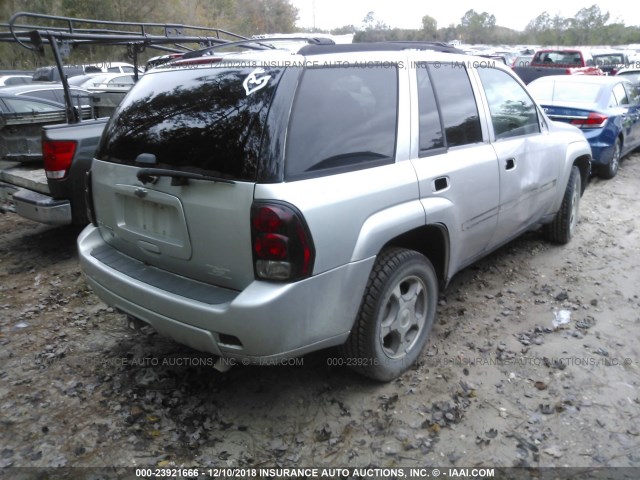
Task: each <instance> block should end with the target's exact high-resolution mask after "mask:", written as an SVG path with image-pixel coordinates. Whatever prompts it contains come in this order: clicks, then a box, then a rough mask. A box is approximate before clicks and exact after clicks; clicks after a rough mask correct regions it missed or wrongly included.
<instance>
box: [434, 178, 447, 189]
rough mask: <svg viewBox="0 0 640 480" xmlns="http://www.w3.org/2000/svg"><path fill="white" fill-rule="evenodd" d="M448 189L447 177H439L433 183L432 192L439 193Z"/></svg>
mask: <svg viewBox="0 0 640 480" xmlns="http://www.w3.org/2000/svg"><path fill="white" fill-rule="evenodd" d="M447 188H449V177H440V178H436V179H435V180H434V181H433V191H434V192H441V191H442V190H446V189H447Z"/></svg>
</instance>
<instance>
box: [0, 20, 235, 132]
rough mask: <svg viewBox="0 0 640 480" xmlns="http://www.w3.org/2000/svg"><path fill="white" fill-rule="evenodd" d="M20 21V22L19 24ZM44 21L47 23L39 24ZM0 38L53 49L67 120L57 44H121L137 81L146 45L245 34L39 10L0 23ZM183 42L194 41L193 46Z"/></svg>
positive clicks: (174, 45) (176, 49)
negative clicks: (53, 13)
mask: <svg viewBox="0 0 640 480" xmlns="http://www.w3.org/2000/svg"><path fill="white" fill-rule="evenodd" d="M19 20H20V22H22V23H19ZM43 23H47V25H43ZM1 27H4V30H3V31H0V41H8V42H16V43H18V44H19V45H21V46H22V47H24V48H26V49H28V50H31V51H34V52H38V53H41V54H43V53H44V47H45V45H49V46H50V47H51V50H52V52H53V56H54V59H55V62H56V66H57V68H58V71H59V72H60V78H61V81H62V85H63V88H64V92H65V103H66V111H67V121H68V122H69V123H76V122H78V121H80V118H79V116H78V114H77V112H76V111H75V110H74V109H73V106H72V103H71V97H70V95H69V85H68V83H67V80H66V76H65V75H64V70H63V65H62V59H61V55H60V46H64V47H65V49H70V47H75V46H79V45H125V46H126V47H127V54H128V56H129V57H130V58H132V60H133V65H134V76H135V80H136V81H137V80H138V54H139V53H142V52H143V51H144V50H145V49H146V48H154V49H157V50H161V51H165V52H171V53H185V52H190V51H193V50H196V49H202V48H203V47H206V48H210V47H212V46H216V45H217V46H219V45H223V44H229V43H234V42H240V43H242V42H244V41H247V40H248V39H247V37H244V36H242V35H238V34H236V33H232V32H229V31H226V30H222V29H219V28H211V27H198V26H193V25H182V24H163V23H141V22H119V21H112V20H94V19H87V18H73V17H62V16H57V15H46V14H42V13H30V12H18V13H16V14H14V15H13V16H12V17H11V18H10V19H9V23H7V24H3V25H0V28H1ZM187 44H195V46H194V47H193V48H191V47H188V46H187Z"/></svg>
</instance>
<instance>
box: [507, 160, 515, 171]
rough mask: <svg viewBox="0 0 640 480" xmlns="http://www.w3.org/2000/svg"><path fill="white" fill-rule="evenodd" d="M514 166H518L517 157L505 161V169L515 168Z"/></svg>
mask: <svg viewBox="0 0 640 480" xmlns="http://www.w3.org/2000/svg"><path fill="white" fill-rule="evenodd" d="M514 168H516V159H515V158H509V159H507V161H506V162H505V169H507V170H513V169H514Z"/></svg>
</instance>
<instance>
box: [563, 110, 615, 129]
mask: <svg viewBox="0 0 640 480" xmlns="http://www.w3.org/2000/svg"><path fill="white" fill-rule="evenodd" d="M607 119H608V117H607V116H606V115H602V114H601V113H596V112H591V113H589V116H588V117H587V118H574V119H573V120H571V125H575V126H576V127H579V128H602V127H604V124H605V123H607Z"/></svg>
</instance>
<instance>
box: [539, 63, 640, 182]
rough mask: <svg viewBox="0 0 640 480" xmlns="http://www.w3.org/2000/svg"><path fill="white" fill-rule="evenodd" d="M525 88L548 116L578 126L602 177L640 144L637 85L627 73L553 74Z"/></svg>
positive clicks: (609, 175) (611, 172) (639, 92)
mask: <svg viewBox="0 0 640 480" xmlns="http://www.w3.org/2000/svg"><path fill="white" fill-rule="evenodd" d="M528 89H529V92H530V93H531V94H532V95H533V97H534V98H535V99H536V100H537V102H538V103H539V104H540V105H541V106H542V108H543V109H544V111H545V112H546V113H547V115H548V116H549V118H551V119H552V120H557V121H560V122H565V123H570V124H571V125H575V126H577V127H578V128H580V130H581V131H582V132H583V133H584V135H585V137H586V138H587V140H588V141H589V144H590V145H591V151H592V153H593V159H592V164H593V171H594V173H596V174H598V175H599V176H601V177H602V178H613V177H614V176H615V175H616V173H617V172H618V168H619V164H620V160H621V159H622V158H623V157H624V156H625V155H627V154H628V153H630V152H632V151H633V150H635V149H636V148H638V147H640V88H639V87H638V86H637V84H635V83H633V82H631V81H629V79H628V77H627V76H624V75H615V76H589V75H579V76H574V75H552V76H546V77H541V78H538V79H536V80H534V81H532V82H531V83H530V84H529V85H528Z"/></svg>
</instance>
